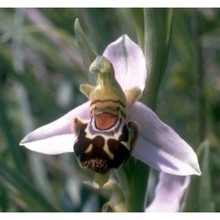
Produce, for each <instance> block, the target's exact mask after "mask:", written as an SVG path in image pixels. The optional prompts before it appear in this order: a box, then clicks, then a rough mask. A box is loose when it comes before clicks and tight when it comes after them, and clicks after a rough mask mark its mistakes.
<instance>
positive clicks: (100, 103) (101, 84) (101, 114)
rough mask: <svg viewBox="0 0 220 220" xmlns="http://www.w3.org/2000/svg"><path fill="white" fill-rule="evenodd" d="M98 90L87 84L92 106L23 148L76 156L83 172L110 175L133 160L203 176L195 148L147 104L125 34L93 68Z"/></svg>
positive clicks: (135, 53) (137, 56)
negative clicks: (130, 159)
mask: <svg viewBox="0 0 220 220" xmlns="http://www.w3.org/2000/svg"><path fill="white" fill-rule="evenodd" d="M90 72H91V73H92V74H95V76H96V78H97V85H95V86H91V85H88V84H83V85H81V86H80V90H81V91H82V92H83V93H84V94H85V95H86V96H87V97H88V99H89V100H88V101H87V102H85V103H83V104H82V105H80V106H78V107H77V108H75V109H73V110H72V111H70V112H69V113H67V114H66V115H64V116H62V117H61V118H59V119H57V120H55V121H53V122H51V123H49V124H47V125H44V126H42V127H40V128H38V129H36V130H34V131H33V132H31V133H29V134H28V135H27V136H26V137H25V138H24V139H23V140H22V141H21V143H20V145H23V146H25V147H26V148H28V149H30V150H32V151H36V152H39V153H44V154H51V155H55V154H62V153H70V152H71V153H73V152H74V153H75V155H76V157H77V159H78V161H79V164H80V165H81V166H82V167H85V168H88V169H91V170H92V171H94V172H96V173H102V174H103V173H106V172H107V171H109V170H110V169H112V168H118V167H120V166H122V165H123V164H124V163H125V162H126V160H127V159H128V158H129V156H130V155H132V156H134V157H135V158H137V159H139V160H141V161H142V162H144V163H146V164H147V165H149V166H150V167H152V168H154V169H157V170H159V171H162V172H165V173H169V174H173V175H180V176H185V175H193V174H195V175H200V168H199V164H198V160H197V156H196V154H195V152H194V151H193V149H192V148H191V147H190V146H189V145H188V144H187V143H186V142H185V141H184V140H183V139H182V138H181V137H180V136H179V135H178V134H177V133H176V132H175V131H174V130H173V129H172V128H171V127H169V126H168V125H166V124H165V123H163V122H162V121H161V120H160V119H159V118H158V116H157V115H156V114H155V113H154V112H153V111H152V110H151V109H150V108H148V107H147V106H146V105H145V104H143V103H141V102H140V101H138V99H139V98H140V96H141V94H142V92H143V90H144V88H145V84H146V80H147V70H146V63H145V57H144V55H143V52H142V50H141V49H140V47H139V46H138V45H137V44H136V43H134V42H133V41H132V40H130V38H129V37H128V36H127V35H123V36H121V37H120V38H119V39H117V40H116V41H115V42H113V43H111V44H109V45H108V46H107V48H106V49H105V51H104V53H103V55H102V56H98V57H97V58H96V59H95V61H94V62H93V63H92V64H91V66H90Z"/></svg>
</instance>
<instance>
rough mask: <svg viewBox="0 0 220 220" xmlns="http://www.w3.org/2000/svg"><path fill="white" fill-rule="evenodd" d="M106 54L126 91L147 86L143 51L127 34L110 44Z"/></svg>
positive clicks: (104, 54)
mask: <svg viewBox="0 0 220 220" xmlns="http://www.w3.org/2000/svg"><path fill="white" fill-rule="evenodd" d="M103 56H105V57H106V58H107V59H108V60H109V61H110V62H111V63H112V64H113V67H114V69H115V77H116V79H117V81H118V82H119V84H120V86H121V87H122V89H123V90H124V91H126V90H129V89H132V88H134V87H138V88H140V89H141V90H142V91H143V90H144V88H145V83H146V78H147V70H146V63H145V58H144V55H143V52H142V50H141V48H140V47H139V46H138V45H137V44H136V43H134V42H133V41H132V40H131V39H130V38H129V37H128V36H127V35H123V36H121V37H120V38H119V39H118V40H116V41H115V42H113V43H111V44H109V45H108V47H107V48H106V49H105V51H104V53H103Z"/></svg>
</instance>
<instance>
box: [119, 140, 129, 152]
mask: <svg viewBox="0 0 220 220" xmlns="http://www.w3.org/2000/svg"><path fill="white" fill-rule="evenodd" d="M121 144H123V145H124V146H125V148H127V150H129V151H130V150H131V146H130V144H129V143H128V142H125V141H122V142H121Z"/></svg>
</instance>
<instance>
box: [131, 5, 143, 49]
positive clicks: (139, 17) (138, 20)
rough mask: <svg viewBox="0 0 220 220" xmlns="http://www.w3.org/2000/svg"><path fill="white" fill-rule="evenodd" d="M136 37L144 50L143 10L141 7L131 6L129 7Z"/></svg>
mask: <svg viewBox="0 0 220 220" xmlns="http://www.w3.org/2000/svg"><path fill="white" fill-rule="evenodd" d="M131 11H132V14H133V17H134V20H135V25H136V32H137V38H138V44H139V45H140V47H141V48H142V50H144V10H143V9H142V8H132V9H131Z"/></svg>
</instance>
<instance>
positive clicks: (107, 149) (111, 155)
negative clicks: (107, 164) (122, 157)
mask: <svg viewBox="0 0 220 220" xmlns="http://www.w3.org/2000/svg"><path fill="white" fill-rule="evenodd" d="M103 150H104V151H105V153H106V154H107V155H108V157H109V158H110V159H111V160H114V157H115V155H114V154H113V153H112V152H111V151H110V150H109V148H108V144H107V143H106V140H105V144H104V147H103Z"/></svg>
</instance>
